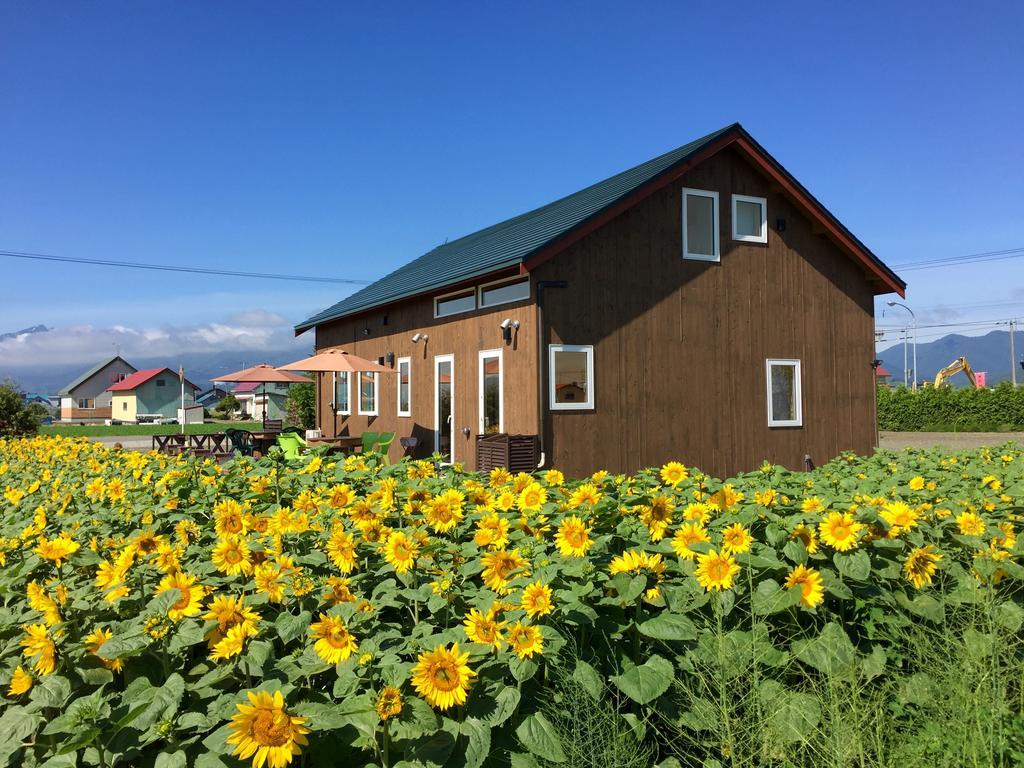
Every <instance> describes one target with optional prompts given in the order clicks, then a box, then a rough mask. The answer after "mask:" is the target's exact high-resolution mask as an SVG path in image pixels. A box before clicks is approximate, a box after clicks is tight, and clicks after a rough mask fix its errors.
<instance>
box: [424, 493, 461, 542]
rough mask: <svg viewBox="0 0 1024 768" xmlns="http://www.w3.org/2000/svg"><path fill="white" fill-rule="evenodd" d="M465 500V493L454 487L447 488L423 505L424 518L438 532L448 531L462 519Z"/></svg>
mask: <svg viewBox="0 0 1024 768" xmlns="http://www.w3.org/2000/svg"><path fill="white" fill-rule="evenodd" d="M465 502H466V496H465V494H464V493H462V492H461V491H457V490H455V489H454V488H449V489H448V490H447V491H444V492H443V493H439V494H438V495H437V496H435V497H434V498H432V499H431V500H430V501H428V502H427V504H426V507H425V509H426V518H427V522H428V523H430V527H431V528H433V529H434V530H435V531H437V532H438V533H444V532H445V531H450V530H451V529H452V528H454V527H455V526H456V525H458V523H459V521H460V520H461V519H462V515H463V505H464V504H465Z"/></svg>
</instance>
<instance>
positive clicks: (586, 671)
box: [572, 659, 604, 701]
mask: <svg viewBox="0 0 1024 768" xmlns="http://www.w3.org/2000/svg"><path fill="white" fill-rule="evenodd" d="M572 679H573V680H575V681H576V682H577V683H579V684H580V686H581V687H582V688H583V690H585V691H586V692H587V693H589V694H590V697H591V698H592V699H593V700H594V701H600V700H601V696H602V695H604V680H602V679H601V675H600V674H598V671H597V670H596V669H594V668H593V667H592V666H590V664H588V663H587V662H585V661H584V660H583V659H577V660H576V668H575V669H573V671H572Z"/></svg>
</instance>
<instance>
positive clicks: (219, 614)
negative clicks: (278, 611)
mask: <svg viewBox="0 0 1024 768" xmlns="http://www.w3.org/2000/svg"><path fill="white" fill-rule="evenodd" d="M203 618H204V619H205V620H206V621H215V622H217V626H216V627H214V628H213V629H211V630H210V631H209V632H207V633H206V638H205V639H206V643H207V646H208V647H209V648H210V649H211V650H212V649H213V648H214V646H216V645H217V643H219V642H220V641H221V640H223V639H224V637H225V636H226V635H227V633H228V631H229V630H231V629H232V628H233V627H238V626H242V625H246V626H248V627H249V628H250V629H252V630H253V632H252V634H256V632H255V630H256V625H257V624H258V623H259V621H260V615H259V614H258V613H257V612H256V611H254V610H252V608H249V607H248V606H246V604H245V600H244V599H243V598H241V597H234V596H230V595H217V596H216V597H214V598H213V602H211V603H210V605H209V606H208V611H207V613H206V615H205V616H203Z"/></svg>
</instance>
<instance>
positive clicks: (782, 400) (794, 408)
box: [766, 360, 804, 427]
mask: <svg viewBox="0 0 1024 768" xmlns="http://www.w3.org/2000/svg"><path fill="white" fill-rule="evenodd" d="M766 373H767V383H768V426H769V427H800V426H803V423H804V422H803V407H802V396H801V392H800V361H799V360H768V361H767V362H766Z"/></svg>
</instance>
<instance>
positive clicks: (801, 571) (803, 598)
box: [786, 565, 825, 608]
mask: <svg viewBox="0 0 1024 768" xmlns="http://www.w3.org/2000/svg"><path fill="white" fill-rule="evenodd" d="M797 588H799V589H800V605H802V606H803V607H804V608H814V607H815V606H816V605H820V604H821V603H822V602H824V600H825V590H824V588H823V587H822V585H821V574H820V573H818V571H816V570H814V569H813V568H808V567H807V566H805V565H798V566H796V567H795V568H794V569H793V570H792V571H790V572H789V575H788V576H786V589H797Z"/></svg>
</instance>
